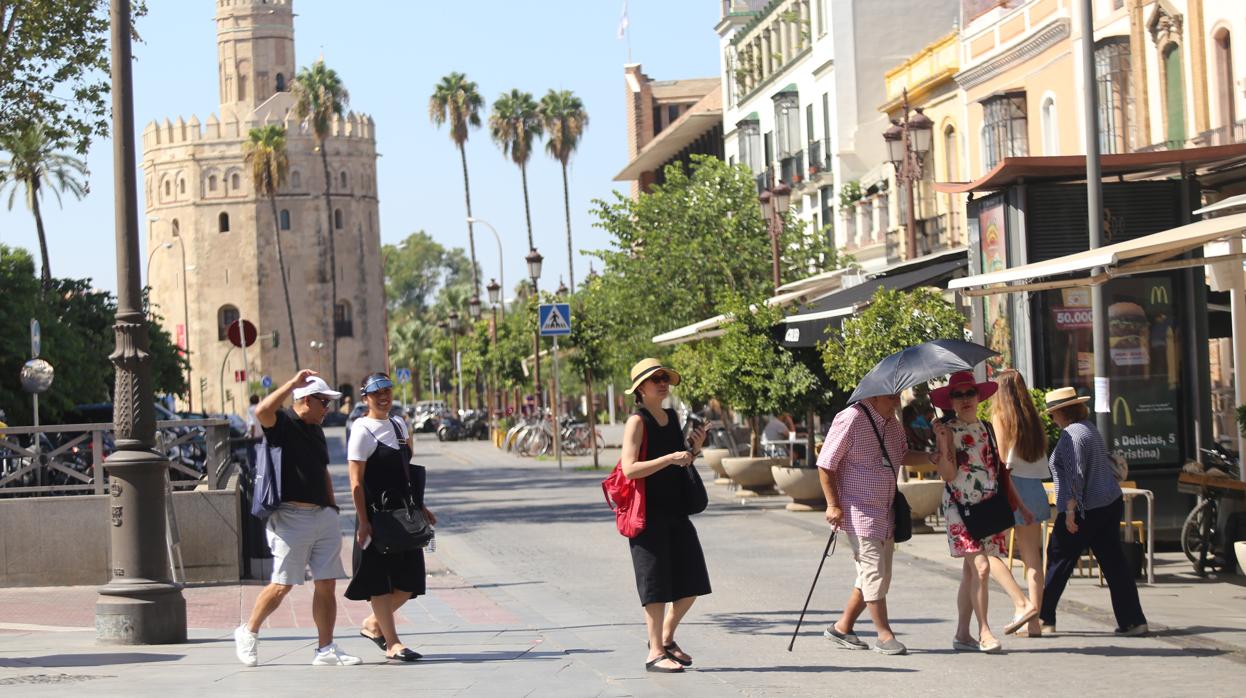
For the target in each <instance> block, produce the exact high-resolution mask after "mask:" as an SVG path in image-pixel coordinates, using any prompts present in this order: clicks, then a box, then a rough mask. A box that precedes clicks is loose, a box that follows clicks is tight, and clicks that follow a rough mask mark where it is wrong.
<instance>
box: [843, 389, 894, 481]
mask: <svg viewBox="0 0 1246 698" xmlns="http://www.w3.org/2000/svg"><path fill="white" fill-rule="evenodd" d="M853 407H856V408H857V409H858V410H861V414H863V415H865V419H866V420H867V421H868V422H869V423H870V429H871V430H873V432H874V438H876V439H878V450H880V451H882V452H883V461H884V462H885V463H887V469H888V470H890V471H891V473H892V474H893V475H895V476H896V477H899V476H900V473H898V472H896V466H895V464H894V463H892V462H891V456H890V455H889V454H888V453H887V446H886V444H884V443H883V435H882V434H880V433H879V431H878V425H877V424H875V423H874V416H873V415H871V414H870V411H869V410H867V409H865V406H864V405H862V404H861V403H859V402H858V403H857V404H855V405H853ZM880 416H881V415H880ZM883 428H884V429H885V428H887V422H886V421H885V420H884V421H883Z"/></svg>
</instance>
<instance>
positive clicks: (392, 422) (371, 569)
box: [346, 373, 437, 662]
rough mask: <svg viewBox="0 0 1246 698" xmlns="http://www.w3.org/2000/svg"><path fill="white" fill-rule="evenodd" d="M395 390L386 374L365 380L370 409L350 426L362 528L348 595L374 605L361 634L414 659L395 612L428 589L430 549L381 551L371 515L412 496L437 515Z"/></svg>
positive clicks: (393, 655)
mask: <svg viewBox="0 0 1246 698" xmlns="http://www.w3.org/2000/svg"><path fill="white" fill-rule="evenodd" d="M393 389H394V383H393V381H391V380H390V378H389V376H388V375H386V374H384V373H373V374H371V375H369V376H368V377H367V378H365V379H364V382H363V388H362V389H361V390H360V399H361V400H363V402H364V404H366V405H367V407H368V411H367V413H366V414H365V415H364V416H362V417H359V418H358V419H356V420H355V423H354V425H353V426H352V427H351V430H350V444H349V445H348V446H347V448H346V459H347V461H348V462H349V463H350V493H351V499H352V500H353V501H354V503H355V520H356V527H355V550H354V555H353V557H354V573H353V574H352V575H351V581H350V586H348V587H346V598H348V599H351V600H352V601H369V602H371V604H372V615H370V616H368V617H367V618H365V619H364V620H363V623H362V629H361V630H360V632H359V634H360V635H362V636H364V637H365V638H367V639H369V640H371V641H372V642H374V643H376V645H377V647H380V648H381V650H382V651H384V652H385V656H386V657H388V658H390V659H397V660H400V661H404V662H413V661H415V660H417V659H419V658H420V656H421V655H420V654H419V653H418V652H416V651H414V650H412V649H411V648H409V647H407V646H406V645H404V644H403V643H402V641H401V640H399V639H398V631H397V629H396V623H395V621H394V614H395V613H396V612H397V611H398V608H399V607H401V606H402V605H403V604H404V603H406V602H407V600H408V599H410V598H412V597H414V596H420V595H422V594H424V593H425V571H424V550H423V548H416V549H415V550H410V551H405V552H393V553H389V554H385V555H383V554H381V553H380V552H378V551H377V549H376V546H373V545H371V542H372V540H371V539H372V526H371V524H370V522H369V519H368V517H369V516H370V515H371V514H372V512H374V511H381V510H385V509H397V508H400V507H402V506H404V503H405V502H406V501H407V498H408V497H410V498H411V501H412V503H413V506H416V507H419V508H420V509H423V511H424V515H425V516H426V517H427V518H428V521H429V523H430V524H435V523H436V522H437V518H436V517H435V516H433V513H432V512H431V511H429V510H428V509H427V508H426V507H424V480H425V478H424V468H423V467H421V466H414V467H412V465H411V445H410V441H409V438H410V437H409V433H408V430H407V428H406V425H404V424H403V422H402V420H400V419H395V418H394V417H391V416H390V415H389V409H390V406H391V405H392V404H393V401H394V396H393V393H394V390H393Z"/></svg>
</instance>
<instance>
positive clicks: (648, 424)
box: [621, 359, 710, 673]
mask: <svg viewBox="0 0 1246 698" xmlns="http://www.w3.org/2000/svg"><path fill="white" fill-rule="evenodd" d="M631 378H632V386H631V387H630V388H628V389H627V391H626V392H627V393H629V394H632V395H634V396H635V399H636V405H637V410H636V414H633V415H632V416H631V417H629V418H628V420H627V424H626V425H625V426H624V429H623V455H622V458H621V462H622V468H623V474H624V475H626V476H627V478H628V479H630V480H644V482H643V485H644V488H645V528H644V530H643V531H642V532H641V533H640V535H638V536H636V537H635V538H630V539H629V541H630V544H631V551H632V567H633V570H634V571H635V573H636V590H637V591H638V592H639V594H640V603H641V604H642V605H643V606H644V607H645V626H646V629H647V630H648V635H649V654H648V656H647V657H646V659H645V670H646V671H652V672H660V673H678V672H681V671H683V670H684V667H686V666H691V665H692V657H691V656H690V655H689V654H688V653H687V652H684V651H683V649H681V648H680V646H679V644H678V643H676V642H675V631H676V630H677V629H678V628H679V623H680V621H681V620H683V618H684V615H685V614H687V613H688V610H689V609H690V608H692V604H693V602H694V601H696V599H697V597H698V596H705V595H707V594H709V593H710V578H709V571H708V570H707V569H706V567H705V554H704V553H703V552H702V550H701V541H700V540H699V539H698V538H697V530H696V528H695V527H694V526H693V525H692V521H691V520H690V519H689V518H688V515H689V511H688V508H687V488H688V484H687V483H688V482H689V481H690V478H689V474H688V472H687V471H686V470H685V469H686V468H695V467H696V466H695V465H693V460H694V459H695V458H696V457H697V456H698V455H699V454H700V452H701V444H702V443H703V442H704V441H705V428H704V427H701V426H698V427H697V428H696V429H694V430H693V431H692V434H691V435H690V436H689V437H688V442H687V444H685V442H684V436H683V430H682V429H681V428H680V425H679V415H678V414H677V413H676V412H675V410H671V409H663V408H662V403H663V401H664V400H666V398H667V396H669V395H670V389H671V386H672V385H679V381H680V376H679V374H678V373H676V372H675V371H673V370H671V369H669V368H667V367H665V366H663V365H662V364H661V363H660V362H659V361H658V360H657V359H644V360H642V361H640V362H638V363H637V364H636V365H635V366H632V371H631ZM642 443H643V449H642ZM642 457H643V460H642ZM668 604H669V606H670V608H669V610H668V609H667V606H668Z"/></svg>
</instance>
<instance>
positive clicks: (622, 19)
mask: <svg viewBox="0 0 1246 698" xmlns="http://www.w3.org/2000/svg"><path fill="white" fill-rule="evenodd" d="M625 36H627V0H623V14H621V15H619V38H620V39H622V38H623V37H625Z"/></svg>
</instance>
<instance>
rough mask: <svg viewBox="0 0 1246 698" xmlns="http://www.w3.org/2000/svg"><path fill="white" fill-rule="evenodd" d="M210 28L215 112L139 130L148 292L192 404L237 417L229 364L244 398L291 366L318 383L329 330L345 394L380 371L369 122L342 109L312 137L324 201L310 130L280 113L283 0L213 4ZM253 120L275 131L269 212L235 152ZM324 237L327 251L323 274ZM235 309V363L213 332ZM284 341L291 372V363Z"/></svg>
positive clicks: (285, 88)
mask: <svg viewBox="0 0 1246 698" xmlns="http://www.w3.org/2000/svg"><path fill="white" fill-rule="evenodd" d="M215 21H216V27H217V55H218V65H219V90H220V99H219V110H220V116H219V117H218V116H217V115H215V114H211V115H209V116H208V117H207V118H206V120H204V121H202V122H201V121H200V120H199V119H198V118H197V117H195V116H191V117H190V119H189V120H183V119H182V118H181V117H178V118H177V119H176V120H175V121H170V120H169V119H168V118H165V119H164V120H162V121H160V122H159V123H157V122H154V121H153V122H151V123H150V124H148V126H147V127H146V128H145V129H144V131H143V154H142V167H143V172H144V183H143V186H144V187H145V191H146V201H147V217H148V229H147V249H148V250H150V255H151V256H150V258H149V260H150V261H149V269H150V272H149V274H150V280H149V281H148V285H149V286H150V287H151V300H152V303H153V305H154V308H155V312H156V313H158V314H159V315H160V316H161V321H162V323H163V324H164V326H165V328H166V329H167V330H168V331H169V332H170V334H171V335H172V336H173V337H175V338H176V340H177V342H178V343H179V345H180V346H183V347H186V346H187V343H188V344H189V358H190V364H191V371H192V375H191V382H192V385H191V391H192V398H193V406H194V408H195V409H196V410H198V411H204V412H217V411H223V412H242V411H244V410H245V408H246V401H247V393H248V386H247V382H244V381H243V380H241V379H242V377H243V375H244V374H242V373H240V372H241V371H243V370H246V374H245V375H246V377H247V378H249V382H250V384H251V385H250V391H251V392H255V391H256V390H258V389H259V388H258V386H257V383H258V382H259V381H260V379H261V377H262V376H270V377H271V378H272V380H273V381H274V382H276V383H278V384H280V383H281V382H283V381H284V380H287V379H288V378H289V377H290V376H291V375H292V374H293V373H294V372H295V371H297V369H298V368H300V367H311V368H318V369H319V370H320V371H321V372H322V374H325V375H326V377H328V373H329V372H330V348H329V343H330V342H332V341H334V340H335V338H336V340H337V343H338V366H337V379H338V383H339V385H340V386H342V390H343V392H346V393H347V394H348V395H349V394H353V387H354V386H356V385H358V384H359V381H360V380H361V379H362V378H363V377H364V376H365V375H366V374H367V373H368V372H370V371H375V370H380V369H382V368H384V367H385V365H386V356H385V351H386V341H385V340H386V328H385V315H384V313H385V308H384V284H383V278H382V277H383V275H382V273H381V260H380V252H379V247H380V223H379V215H378V208H377V207H378V200H377V195H376V191H377V190H376V158H377V154H376V140H375V131H374V124H373V121H372V119H371V118H370V117H367V116H364V115H358V114H355V113H353V112H352V113H350V114H348V115H346V116H345V117H344V118H341V119H335V120H334V122H333V124H332V131H331V136H330V137H329V138H328V139H327V140H326V143H325V148H326V152H327V155H328V158H327V159H328V167H329V173H328V178H329V180H330V181H331V187H330V205H329V207H326V204H325V198H324V186H325V172H324V168H323V165H322V161H321V154H320V153H319V151H318V150H317V146H316V141H315V138H314V136H313V134H312V132H311V131H310V129H309V127H308V126H307V125H305V124H303V123H300V121H299V120H298V118H297V117H296V116H295V115H294V112H293V106H294V98H293V96H292V95H291V93H290V91H289V90H290V89H291V86H292V84H293V81H294V75H295V71H296V63H295V45H294V12H293V5H292V2H291V0H218V2H217V3H216V15H215ZM266 124H277V125H281V126H284V127H285V129H286V139H287V142H286V144H287V150H288V157H289V176H288V180H287V182H286V183H285V186H284V187H283V188H281V190H280V191H279V193H278V195H277V197H276V209H277V213H276V221H274V215H273V209H272V206H271V204H270V202H269V201H268V199H267V198H266V197H263V196H262V195H259V194H257V192H256V191H255V188H254V186H253V184H252V181H251V174H250V170H249V168H248V166H247V164H246V162H245V160H244V149H243V146H244V144H245V143H246V142H247V139H248V134H249V132H250V130H251V129H252V128H255V127H259V126H263V125H266ZM330 223H331V224H330ZM278 229H279V231H280V232H279V233H278V232H277V230H278ZM277 234H280V235H281V243H282V249H283V251H284V257H285V268H286V278H287V280H288V283H289V289H290V300H291V306H292V312H293V328H292V327H291V325H290V322H289V321H288V320H287V314H286V301H285V296H284V294H283V292H282V284H281V277H280V270H279V265H278V259H277V251H276V241H275V237H274V236H275V235H277ZM328 235H332V236H333V242H334V247H335V250H334V251H335V256H336V258H337V268H336V269H332V270H331V269H329V255H328ZM179 248H180V249H179ZM182 252H184V255H185V257H184V259H185V265H184V266H183V257H182V254H181V253H182ZM330 273H333V274H336V280H337V298H331V297H330V283H329V282H330V277H329V274H330ZM239 318H245V319H247V320H250V321H251V322H252V323H254V324H255V325H256V327H257V328H258V332H259V335H260V339H259V341H257V342H256V343H255V344H254V345H252V346H251V347H249V348H248V349H247V354H246V358H247V364H248V365H247V366H245V367H244V365H243V361H242V352H241V351H239V350H238V349H236V348H234V347H233V345H231V344H230V343H229V341H228V340H227V338H226V334H225V332H226V328H227V327H228V326H229V324H230V323H232V322H233V321H234V320H237V319H239ZM295 338H297V345H295V344H294V341H295ZM319 345H324V346H323V348H316V347H319ZM293 348H296V349H297V351H298V354H299V363H300V364H301V366H295V363H294V356H293V351H292V349H293ZM330 379H331V378H330ZM183 406H184V403H183Z"/></svg>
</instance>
